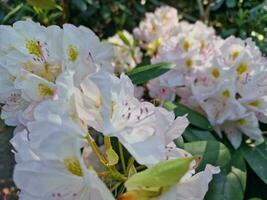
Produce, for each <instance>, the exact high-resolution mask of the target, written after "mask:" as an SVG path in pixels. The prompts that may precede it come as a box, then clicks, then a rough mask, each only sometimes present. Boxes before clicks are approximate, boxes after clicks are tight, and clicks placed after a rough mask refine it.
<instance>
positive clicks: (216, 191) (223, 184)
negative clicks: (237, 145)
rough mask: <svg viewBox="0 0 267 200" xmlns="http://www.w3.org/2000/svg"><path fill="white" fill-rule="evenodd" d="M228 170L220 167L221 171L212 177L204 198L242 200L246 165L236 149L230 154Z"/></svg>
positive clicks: (208, 199)
mask: <svg viewBox="0 0 267 200" xmlns="http://www.w3.org/2000/svg"><path fill="white" fill-rule="evenodd" d="M229 167H230V168H229V170H228V171H227V170H226V169H225V168H221V173H220V174H218V175H215V176H214V177H213V180H212V182H211V183H210V184H209V191H208V192H207V194H206V196H205V199H206V200H215V199H216V200H233V199H234V200H243V199H244V190H245V187H246V177H247V174H246V165H245V162H244V160H243V158H242V156H241V155H240V152H238V151H236V152H234V153H233V155H232V159H231V162H230V166H229Z"/></svg>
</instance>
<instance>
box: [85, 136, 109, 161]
mask: <svg viewBox="0 0 267 200" xmlns="http://www.w3.org/2000/svg"><path fill="white" fill-rule="evenodd" d="M86 139H87V141H88V143H89V144H90V146H91V148H92V150H93V151H94V152H95V154H96V156H97V158H98V159H99V160H100V162H101V163H102V164H104V165H105V166H106V165H107V163H108V161H107V159H106V158H105V157H104V156H103V155H102V153H101V152H100V149H99V148H98V146H97V144H96V143H95V141H94V139H93V138H92V137H91V135H90V134H89V132H87V135H86Z"/></svg>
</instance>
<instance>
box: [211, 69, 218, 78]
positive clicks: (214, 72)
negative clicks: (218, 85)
mask: <svg viewBox="0 0 267 200" xmlns="http://www.w3.org/2000/svg"><path fill="white" fill-rule="evenodd" d="M211 74H212V76H213V77H214V78H219V77H220V71H219V69H218V68H214V69H213V70H212V71H211Z"/></svg>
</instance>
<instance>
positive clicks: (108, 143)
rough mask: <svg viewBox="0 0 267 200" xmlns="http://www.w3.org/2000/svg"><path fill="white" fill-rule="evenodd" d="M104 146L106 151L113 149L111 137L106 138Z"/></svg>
mask: <svg viewBox="0 0 267 200" xmlns="http://www.w3.org/2000/svg"><path fill="white" fill-rule="evenodd" d="M104 144H105V147H106V149H109V148H112V146H111V141H110V137H104Z"/></svg>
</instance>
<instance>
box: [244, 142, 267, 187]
mask: <svg viewBox="0 0 267 200" xmlns="http://www.w3.org/2000/svg"><path fill="white" fill-rule="evenodd" d="M241 150H242V154H243V156H244V158H245V159H246V161H247V162H248V164H249V166H250V167H251V168H252V169H253V171H254V172H255V173H256V174H257V175H258V176H259V177H260V178H261V180H262V181H263V182H264V183H265V184H267V170H266V169H267V140H266V139H265V141H264V143H262V144H260V145H258V146H255V147H250V146H248V145H246V144H244V145H243V146H242V147H241Z"/></svg>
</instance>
